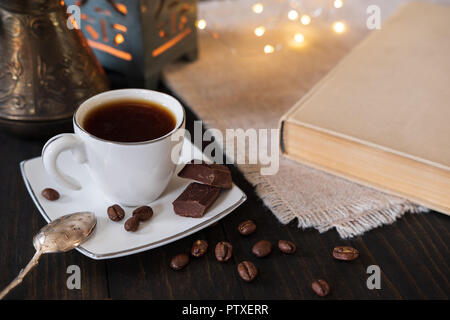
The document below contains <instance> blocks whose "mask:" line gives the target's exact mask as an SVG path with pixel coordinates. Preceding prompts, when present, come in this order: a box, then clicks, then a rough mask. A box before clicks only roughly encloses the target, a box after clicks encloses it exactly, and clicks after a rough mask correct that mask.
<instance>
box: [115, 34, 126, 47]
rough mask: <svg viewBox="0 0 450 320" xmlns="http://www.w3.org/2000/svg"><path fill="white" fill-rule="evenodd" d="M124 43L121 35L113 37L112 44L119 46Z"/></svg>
mask: <svg viewBox="0 0 450 320" xmlns="http://www.w3.org/2000/svg"><path fill="white" fill-rule="evenodd" d="M124 41H125V38H124V37H123V35H122V34H121V33H118V34H116V36H115V37H114V43H115V44H117V45H119V44H121V43H122V42H124Z"/></svg>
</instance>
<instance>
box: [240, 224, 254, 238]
mask: <svg viewBox="0 0 450 320" xmlns="http://www.w3.org/2000/svg"><path fill="white" fill-rule="evenodd" d="M255 230H256V224H255V223H254V222H253V221H252V220H247V221H244V222H241V223H240V224H239V225H238V231H239V233H240V234H242V235H244V236H248V235H250V234H252V233H253V232H255Z"/></svg>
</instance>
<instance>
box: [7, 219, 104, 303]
mask: <svg viewBox="0 0 450 320" xmlns="http://www.w3.org/2000/svg"><path fill="white" fill-rule="evenodd" d="M96 224H97V219H96V217H95V214H93V213H92V212H76V213H72V214H68V215H65V216H62V217H60V218H58V219H55V220H53V221H52V222H50V223H49V224H47V225H45V226H44V227H42V228H41V230H39V232H38V233H37V234H36V235H35V236H34V237H33V245H34V248H35V249H36V253H35V254H34V256H33V258H31V260H30V262H28V264H27V266H26V267H25V268H24V269H22V270H21V271H20V273H19V275H18V276H17V277H16V278H15V279H14V280H13V281H12V282H11V283H10V284H9V285H8V286H7V287H6V288H5V289H3V291H2V292H0V300H1V299H3V298H4V297H5V296H6V295H7V294H8V292H9V291H11V290H12V289H13V288H14V287H16V286H17V285H19V284H20V283H21V282H22V280H23V278H24V277H25V275H26V274H27V273H28V272H30V270H31V269H33V267H35V266H36V265H37V264H38V261H39V258H40V257H41V255H42V254H43V253H52V252H66V251H69V250H72V249H74V248H76V247H78V246H79V245H80V244H82V243H83V242H84V241H86V239H87V238H89V236H90V235H91V233H92V231H93V230H94V228H95V225H96Z"/></svg>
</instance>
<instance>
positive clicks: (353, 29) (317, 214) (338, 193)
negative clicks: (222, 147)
mask: <svg viewBox="0 0 450 320" xmlns="http://www.w3.org/2000/svg"><path fill="white" fill-rule="evenodd" d="M254 2H255V1H252V0H250V1H249V0H240V1H217V2H216V1H212V2H200V3H199V18H201V19H205V20H206V22H207V27H206V29H204V30H199V45H200V56H199V59H198V60H197V61H196V62H193V63H185V62H180V63H177V64H175V65H172V66H170V67H169V68H168V69H167V70H166V71H165V74H164V76H165V81H166V83H167V84H168V86H169V87H171V89H173V90H174V92H176V93H177V95H178V96H180V97H181V98H182V99H183V100H184V102H186V103H187V104H188V105H189V106H190V107H191V108H192V109H193V111H194V112H195V113H196V114H197V115H198V116H199V117H200V118H201V119H202V120H203V121H204V122H205V123H206V125H207V126H208V127H209V128H217V129H220V130H222V131H223V130H225V129H226V128H243V129H244V130H245V129H247V128H278V121H279V119H280V117H281V115H282V114H283V113H285V112H286V111H287V110H288V109H289V108H290V107H292V105H293V104H294V103H295V102H296V101H298V100H299V99H300V98H301V97H302V95H303V94H305V93H306V92H307V91H308V90H309V89H310V88H311V87H312V86H313V85H314V84H315V83H316V82H317V81H318V80H320V79H321V78H322V77H323V76H324V75H325V74H326V73H327V72H328V71H330V69H331V68H332V67H334V66H335V65H336V64H337V62H338V61H339V60H340V59H341V58H342V57H343V56H344V55H345V54H346V53H348V52H349V51H350V49H351V48H352V47H354V46H355V44H357V43H358V42H359V41H360V40H361V39H362V38H363V37H364V36H365V35H366V34H367V33H368V32H369V30H368V29H367V28H366V19H367V14H366V8H367V6H368V5H370V4H379V5H380V8H381V10H382V11H381V13H382V18H383V20H384V19H385V18H386V17H388V16H389V15H391V14H392V13H393V11H395V9H397V8H398V6H399V5H400V4H401V2H404V1H394V0H386V1H374V0H369V1H362V0H358V1H345V5H344V7H343V8H342V9H339V10H329V9H330V3H332V1H322V2H321V1H317V0H314V1H309V3H311V2H312V3H314V5H315V6H314V5H309V6H308V1H303V7H301V8H299V9H300V11H302V10H304V11H305V12H306V11H307V12H308V13H310V14H311V15H312V14H313V11H314V10H315V9H317V8H318V7H319V6H320V5H323V9H322V13H321V14H320V16H318V17H317V18H315V19H314V18H313V20H312V23H311V24H310V25H308V26H302V25H301V24H300V23H299V22H298V21H296V22H295V21H294V22H292V21H289V20H288V19H287V12H288V10H289V4H288V1H279V0H272V1H261V2H262V3H263V4H264V5H265V7H264V11H263V13H262V14H259V15H257V14H254V13H253V12H252V11H251V7H252V4H253V3H254ZM316 13H317V12H316ZM335 20H344V21H345V22H346V24H347V30H346V32H345V33H343V34H339V35H338V34H336V33H334V32H333V31H332V30H331V27H330V26H331V25H332V22H333V21H335ZM260 25H262V26H265V28H266V33H265V34H264V36H263V37H261V38H258V37H256V36H255V34H254V33H253V30H254V28H255V27H257V26H260ZM296 32H301V33H302V34H303V35H304V36H305V42H304V44H303V45H301V46H296V45H293V44H292V37H293V35H294V34H295V33H296ZM266 44H272V45H273V46H274V48H275V52H273V53H271V54H264V52H263V48H264V46H265V45H266ZM349 94H351V93H349ZM238 167H239V169H240V170H241V171H242V172H243V174H244V175H245V177H246V178H247V179H248V180H249V181H250V182H251V183H252V184H253V185H254V186H255V188H256V192H257V194H258V195H259V196H260V197H261V198H262V199H263V201H264V203H265V205H267V207H269V208H270V209H271V211H272V212H273V213H274V214H275V215H276V217H277V218H278V219H279V220H280V222H282V223H288V222H290V221H291V220H293V219H295V218H297V219H298V225H299V227H302V228H307V227H313V228H316V229H317V230H319V231H320V232H324V231H327V230H329V229H331V228H336V230H337V231H338V233H339V235H340V236H341V237H343V238H348V237H353V236H356V235H360V234H362V233H364V232H365V231H367V230H370V229H372V228H375V227H378V226H380V225H382V224H390V223H392V222H394V221H395V220H396V219H397V218H399V217H401V216H402V215H403V214H404V213H405V212H408V211H410V212H420V211H426V209H425V208H422V207H420V206H417V205H415V204H413V203H411V202H409V201H407V200H404V199H401V198H398V197H395V196H391V195H387V194H384V193H381V192H379V191H376V190H373V189H371V188H367V187H364V186H361V185H358V184H356V183H353V182H350V181H347V180H344V179H341V178H338V177H335V176H332V175H329V174H327V173H324V172H321V171H319V170H315V169H313V168H310V167H307V166H305V165H301V164H299V163H296V162H293V161H291V160H288V159H285V158H282V159H281V160H280V168H279V171H278V173H277V174H276V175H272V176H263V175H261V174H260V171H259V166H258V165H238Z"/></svg>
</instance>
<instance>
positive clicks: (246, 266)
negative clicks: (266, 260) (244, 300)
mask: <svg viewBox="0 0 450 320" xmlns="http://www.w3.org/2000/svg"><path fill="white" fill-rule="evenodd" d="M237 270H238V273H239V276H240V277H241V278H242V279H243V280H244V281H247V282H252V281H253V280H255V278H256V276H257V275H258V269H256V267H255V265H254V264H253V263H252V262H250V261H243V262H241V263H239V264H238V266H237Z"/></svg>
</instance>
